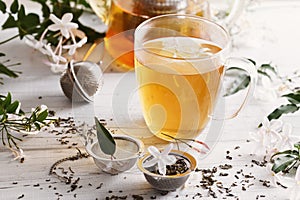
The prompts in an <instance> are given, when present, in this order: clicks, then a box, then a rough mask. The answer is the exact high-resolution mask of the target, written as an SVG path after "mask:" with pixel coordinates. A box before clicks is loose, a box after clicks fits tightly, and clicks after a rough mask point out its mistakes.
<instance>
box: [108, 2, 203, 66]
mask: <svg viewBox="0 0 300 200" xmlns="http://www.w3.org/2000/svg"><path fill="white" fill-rule="evenodd" d="M170 2H172V0H170ZM174 2H175V1H174ZM180 2H185V4H181V5H183V6H182V7H180V8H177V6H178V5H177V4H175V3H174V5H172V4H171V6H169V7H163V8H161V7H157V5H159V4H157V2H156V1H146V0H126V1H125V0H112V5H111V9H110V13H109V15H108V16H109V18H108V19H107V20H106V21H107V22H108V30H107V33H106V38H105V46H106V49H107V51H108V53H109V54H110V56H111V57H112V58H113V59H115V61H116V64H118V65H121V66H123V67H125V68H133V67H134V53H133V35H134V29H135V28H136V27H137V26H138V25H139V24H140V23H141V22H143V21H144V20H146V19H148V18H150V17H154V16H157V15H160V14H166V13H191V12H192V10H195V7H196V5H194V1H190V0H189V1H186V0H182V1H180ZM184 5H186V6H184ZM160 9H162V10H160ZM199 9H200V8H199ZM159 10H160V11H159ZM195 14H197V15H201V13H200V12H196V13H195Z"/></svg>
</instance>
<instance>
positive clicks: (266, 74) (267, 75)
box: [257, 69, 272, 79]
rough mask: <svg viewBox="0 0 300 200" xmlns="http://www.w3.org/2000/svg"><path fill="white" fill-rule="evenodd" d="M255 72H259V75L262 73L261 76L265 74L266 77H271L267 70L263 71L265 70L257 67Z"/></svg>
mask: <svg viewBox="0 0 300 200" xmlns="http://www.w3.org/2000/svg"><path fill="white" fill-rule="evenodd" d="M257 73H259V74H261V75H263V76H266V77H268V78H269V79H272V78H271V76H270V75H269V74H268V73H267V72H265V71H262V70H260V69H258V70H257Z"/></svg>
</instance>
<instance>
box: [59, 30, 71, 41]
mask: <svg viewBox="0 0 300 200" xmlns="http://www.w3.org/2000/svg"><path fill="white" fill-rule="evenodd" d="M60 31H61V34H62V35H63V36H64V37H65V38H66V39H69V37H70V33H69V30H68V29H66V28H62V29H60Z"/></svg>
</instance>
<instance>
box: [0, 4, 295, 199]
mask: <svg viewBox="0 0 300 200" xmlns="http://www.w3.org/2000/svg"><path fill="white" fill-rule="evenodd" d="M24 2H25V3H28V2H27V1H24ZM28 5H29V8H30V9H34V6H32V3H28ZM2 16H3V15H2V14H0V22H2V21H3V20H4V18H3V17H2ZM14 33H15V31H13V30H8V31H1V35H0V38H1V40H3V39H4V38H6V37H8V36H9V35H12V34H14ZM279 43H280V42H279ZM268 44H269V43H267V44H266V45H267V46H268ZM298 46H299V45H298ZM264 47H266V46H263V45H262V46H258V47H254V48H251V49H249V48H248V47H247V48H246V47H245V48H243V47H240V48H236V49H234V52H233V55H237V56H248V57H252V58H253V59H255V60H257V61H259V62H264V61H266V60H267V61H270V60H273V59H274V62H278V63H279V64H280V65H283V66H284V68H281V69H280V70H281V71H283V72H289V71H292V70H295V69H299V63H298V62H297V59H295V60H291V59H290V58H289V57H284V58H283V59H285V60H280V59H279V58H278V54H279V53H278V52H277V51H276V49H273V52H272V51H271V50H270V49H268V51H266V49H264ZM1 51H3V52H5V53H6V54H7V57H8V58H10V59H11V60H12V61H13V62H21V63H22V65H21V66H20V67H16V69H18V70H20V71H22V74H21V75H20V77H19V78H17V79H9V78H4V83H5V84H4V85H2V86H0V93H1V94H6V93H7V92H9V91H10V92H11V93H12V94H13V98H14V99H19V100H20V101H21V102H22V107H23V109H24V110H27V111H28V110H30V109H31V108H32V107H35V106H37V105H40V104H46V105H47V106H48V107H49V109H50V110H54V111H55V112H56V116H58V117H62V118H68V117H74V119H75V121H76V122H78V123H79V122H80V121H83V120H85V119H86V120H87V121H91V120H92V119H93V116H94V115H96V116H99V117H100V118H103V119H106V121H107V127H109V128H110V129H111V130H113V131H115V132H116V133H122V134H123V133H125V134H132V135H133V136H135V137H147V136H149V131H148V130H147V129H146V127H145V122H144V121H143V118H142V114H141V110H140V108H139V106H136V105H137V96H136V95H135V94H134V93H133V94H132V96H130V98H129V99H121V100H116V98H117V97H118V95H122V90H120V86H124V85H126V84H128V85H130V84H132V83H134V80H135V78H134V73H133V72H130V73H105V74H104V85H103V88H102V90H101V91H100V93H99V94H97V96H96V101H95V103H94V104H81V105H77V104H72V102H70V101H69V100H68V99H67V98H66V97H65V96H64V95H63V93H62V90H61V88H60V84H59V78H60V75H59V74H53V73H52V72H51V71H50V69H49V67H48V66H46V65H45V64H43V61H44V60H45V59H47V58H45V57H44V56H42V55H41V54H40V53H38V52H36V51H34V50H32V49H31V48H30V47H28V46H26V45H25V44H24V43H23V42H22V41H19V40H14V41H12V42H10V43H7V44H5V45H1ZM271 54H272V55H271ZM287 63H288V64H287ZM134 87H135V86H134V85H132V87H130V88H129V89H134ZM127 89H128V88H127ZM113 100H114V101H113ZM127 100H128V101H129V102H126V101H127ZM118 102H121V103H124V104H126V103H128V104H127V108H128V113H129V118H128V115H127V116H122V115H120V113H119V112H118V108H119V107H118V105H117V103H118ZM230 103H233V104H234V103H235V102H230ZM278 105H280V102H277V101H276V102H260V101H258V100H256V99H254V98H251V99H250V101H249V103H248V105H247V107H246V108H245V109H243V111H242V112H241V113H240V114H239V115H238V117H237V118H235V119H232V120H228V121H225V122H224V124H217V126H220V129H217V130H218V131H219V132H217V133H215V134H216V136H215V137H213V139H215V141H212V140H210V139H208V137H207V134H208V133H210V131H211V129H210V128H207V129H206V130H205V131H204V133H203V134H202V135H200V139H203V140H207V141H206V142H208V143H211V144H212V145H214V146H213V148H212V150H211V152H210V153H209V154H208V155H206V156H205V157H199V160H198V161H199V165H198V168H200V169H207V168H209V169H212V168H213V167H217V169H218V172H217V173H216V174H215V177H214V178H215V179H216V180H218V181H220V182H222V184H223V186H224V187H226V188H230V190H231V192H228V193H226V191H225V190H224V189H220V188H216V187H215V186H214V188H213V190H214V191H215V192H216V195H217V197H218V199H222V198H223V199H288V191H289V190H288V189H284V188H283V187H278V188H275V187H266V186H264V185H263V183H262V181H261V180H265V176H266V172H265V168H264V167H260V166H257V165H256V164H255V163H254V162H253V160H259V158H257V157H256V156H253V155H251V153H252V152H251V148H252V147H251V143H249V142H247V140H249V132H250V131H255V130H256V127H257V124H259V123H260V122H261V121H262V118H263V117H264V116H266V114H268V113H269V112H270V111H272V110H273V109H274V108H275V107H276V106H278ZM128 113H127V114H128ZM121 114H124V113H121ZM283 120H284V121H285V122H291V123H292V124H293V128H294V130H295V131H294V133H300V124H299V121H300V115H299V113H297V114H293V115H287V116H284V117H283ZM212 124H213V123H212ZM57 131H60V133H61V134H57V132H51V130H49V131H43V132H40V133H38V134H37V135H31V136H28V137H24V138H23V141H22V142H20V143H19V146H20V147H21V148H22V149H23V150H24V152H25V155H26V157H25V161H24V163H19V162H18V161H12V158H13V156H12V154H11V152H10V151H9V150H8V149H7V148H5V147H3V146H0V199H5V200H6V199H105V198H112V197H115V198H116V197H117V196H118V197H119V199H122V198H123V199H125V197H126V199H138V197H142V198H144V199H200V197H201V199H212V197H208V195H207V194H208V190H207V189H206V190H205V189H203V188H202V187H201V182H200V181H201V180H202V172H201V171H199V172H195V173H194V174H193V175H192V176H191V177H190V179H189V180H188V182H187V184H186V185H185V186H184V188H181V189H179V190H177V191H176V192H169V193H167V194H166V193H162V192H159V191H157V190H154V189H152V188H151V186H150V185H149V184H148V183H147V182H146V181H145V179H144V177H143V174H142V173H141V172H140V171H139V170H138V169H137V167H136V166H135V167H134V168H132V169H131V170H130V171H128V172H125V173H121V174H118V175H114V176H111V175H108V174H105V173H103V172H101V171H100V170H99V169H98V168H97V167H96V165H95V164H94V162H93V160H92V158H91V157H89V158H83V159H80V160H76V161H68V162H64V163H62V164H60V165H59V168H58V169H57V170H56V171H57V172H63V171H64V172H65V175H66V176H73V179H72V182H73V183H74V181H75V180H77V179H78V178H79V179H78V182H77V184H76V186H72V184H65V183H64V182H62V181H61V180H59V179H58V178H57V177H56V176H54V175H49V170H50V168H51V166H52V165H53V164H54V163H55V162H56V161H58V160H60V159H62V158H65V157H68V156H73V155H76V154H77V153H78V150H77V148H78V149H80V150H81V151H82V152H85V148H84V145H83V143H82V140H81V138H80V137H79V136H78V133H76V134H70V133H65V130H63V128H57ZM144 141H145V143H146V145H149V144H154V143H155V142H157V140H156V139H155V138H154V137H151V135H150V136H149V137H147V138H146V139H145V138H144ZM62 142H65V143H63V144H62ZM228 156H229V157H231V158H232V159H229V157H228ZM223 164H230V165H232V166H233V168H231V169H229V170H222V169H220V167H219V166H220V165H223ZM241 170H242V172H241ZM221 172H222V173H228V176H220V175H219V174H220V173H221ZM245 175H249V177H250V178H249V177H248V178H247V176H245ZM252 176H253V177H252ZM72 187H73V189H72ZM74 187H76V188H74ZM218 189H219V190H220V191H221V192H220V191H218ZM229 193H230V194H233V196H228V195H229Z"/></svg>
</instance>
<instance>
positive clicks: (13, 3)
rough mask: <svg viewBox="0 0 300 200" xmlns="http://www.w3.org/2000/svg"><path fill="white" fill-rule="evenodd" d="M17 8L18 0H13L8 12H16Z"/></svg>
mask: <svg viewBox="0 0 300 200" xmlns="http://www.w3.org/2000/svg"><path fill="white" fill-rule="evenodd" d="M18 10H19V2H18V0H14V1H13V2H12V4H11V6H10V12H12V13H13V14H15V13H17V12H18Z"/></svg>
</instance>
